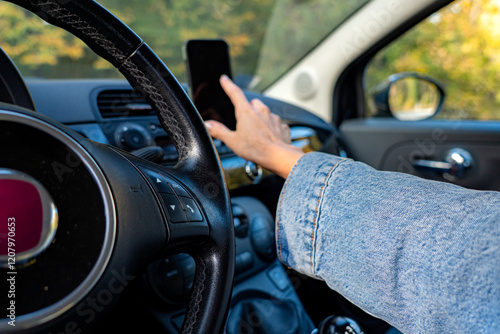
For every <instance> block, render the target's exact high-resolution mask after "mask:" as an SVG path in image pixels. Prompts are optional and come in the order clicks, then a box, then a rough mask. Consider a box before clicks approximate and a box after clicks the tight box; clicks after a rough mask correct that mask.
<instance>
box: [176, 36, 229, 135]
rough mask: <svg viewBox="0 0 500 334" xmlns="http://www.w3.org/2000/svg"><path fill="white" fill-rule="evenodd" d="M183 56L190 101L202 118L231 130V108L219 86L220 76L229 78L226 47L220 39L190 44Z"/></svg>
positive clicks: (189, 42)
mask: <svg viewBox="0 0 500 334" xmlns="http://www.w3.org/2000/svg"><path fill="white" fill-rule="evenodd" d="M184 55H185V58H186V68H187V76H188V82H189V91H190V95H191V99H192V100H193V102H194V105H195V106H196V109H198V111H199V112H200V114H201V117H202V118H203V119H204V120H216V121H219V122H221V123H223V124H224V125H226V126H227V127H228V128H229V129H231V130H234V129H235V128H236V118H235V116H234V106H233V104H232V103H231V100H230V99H229V97H228V96H227V95H226V93H225V92H224V90H223V89H222V87H221V85H220V83H219V79H220V77H221V75H223V74H225V75H227V76H228V77H230V78H231V64H230V59H229V46H228V45H227V43H226V42H225V41H223V40H221V39H215V40H189V41H187V42H186V44H185V45H184Z"/></svg>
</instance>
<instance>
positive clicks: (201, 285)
mask: <svg viewBox="0 0 500 334" xmlns="http://www.w3.org/2000/svg"><path fill="white" fill-rule="evenodd" d="M9 1H10V2H12V3H14V4H17V5H20V6H22V7H24V8H26V9H28V10H29V11H31V12H33V13H35V14H36V15H38V16H40V17H41V18H42V19H44V20H45V21H47V22H49V23H51V24H53V25H56V26H59V27H61V28H63V29H65V30H67V31H69V32H71V33H73V34H74V35H75V36H77V37H79V38H80V39H82V40H83V41H84V42H85V43H86V44H87V45H88V46H89V47H90V48H91V49H92V50H93V51H94V52H96V53H97V54H98V55H99V56H101V57H103V58H104V59H106V60H108V61H110V62H111V63H112V64H113V65H114V66H115V67H116V68H118V69H119V70H120V71H121V72H122V74H124V76H125V77H126V78H127V79H128V80H129V82H130V83H131V85H132V86H133V87H134V88H135V89H136V90H139V91H141V92H142V93H143V95H144V96H145V98H146V100H147V101H148V102H149V103H150V104H151V105H152V107H153V110H155V112H156V113H157V115H158V117H159V120H160V123H161V124H162V126H163V127H164V129H165V130H166V132H167V133H168V134H169V135H170V137H171V139H172V141H173V142H174V144H175V146H176V148H177V151H178V153H179V160H178V163H177V165H176V166H175V167H174V168H173V169H174V170H176V171H177V172H179V173H182V174H184V175H186V177H187V183H186V186H188V187H190V189H192V191H193V192H194V193H195V196H196V197H197V198H198V200H199V201H200V202H201V203H202V206H203V208H204V211H205V214H206V216H207V218H208V219H207V220H208V221H209V226H210V236H209V238H208V241H207V242H205V243H204V244H203V245H202V246H201V247H199V248H198V249H196V250H194V251H193V253H192V255H193V257H194V258H195V260H196V264H197V271H196V276H195V282H194V285H193V293H192V297H191V302H190V304H189V307H188V311H187V314H186V318H185V321H184V324H183V327H182V332H184V333H196V332H201V331H203V332H211V333H212V332H213V333H216V332H221V331H222V330H223V327H224V323H225V318H226V316H227V312H228V306H229V301H230V296H231V290H232V280H233V275H234V252H235V243H234V231H233V226H232V216H231V207H230V200H229V195H228V191H227V187H225V184H224V178H223V174H222V168H221V166H220V162H219V161H218V158H217V156H216V152H215V148H214V146H213V144H212V142H211V139H210V137H209V135H208V133H207V132H206V129H205V127H204V124H203V121H202V119H201V117H200V115H199V113H198V112H197V111H196V109H195V107H194V106H193V104H192V103H191V101H190V99H189V98H188V97H187V95H186V93H185V91H184V90H183V88H182V87H181V86H180V84H179V83H178V82H177V80H176V79H175V77H174V76H173V75H172V74H171V73H170V71H169V70H168V68H167V67H166V66H165V65H164V64H163V62H162V61H161V60H160V59H159V58H158V57H156V55H155V54H154V53H153V51H152V50H151V49H150V48H149V47H148V46H147V45H146V44H145V43H144V42H143V41H142V40H141V39H140V38H139V37H138V36H137V35H136V34H135V33H134V32H132V31H131V30H130V29H129V28H128V27H127V26H126V25H125V24H123V23H122V22H121V21H120V20H119V19H117V18H116V17H115V16H113V15H112V14H111V13H109V12H108V11H107V10H106V9H104V8H103V7H102V6H100V5H99V4H98V3H96V2H95V1H92V0H80V1H77V0H64V1H57V0H43V1H33V0H9ZM207 171H209V173H206V172H207ZM208 182H211V183H213V184H217V185H219V188H217V189H216V191H214V190H213V189H212V190H211V191H210V192H207V191H206V189H205V191H202V189H203V187H202V185H203V184H206V183H208ZM191 187H192V188H191Z"/></svg>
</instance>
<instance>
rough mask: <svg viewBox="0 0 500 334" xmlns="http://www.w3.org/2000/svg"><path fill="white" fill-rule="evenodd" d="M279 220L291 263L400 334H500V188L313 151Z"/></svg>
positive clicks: (301, 164) (285, 194)
mask: <svg viewBox="0 0 500 334" xmlns="http://www.w3.org/2000/svg"><path fill="white" fill-rule="evenodd" d="M276 220H277V224H276V245H277V249H278V256H279V258H280V259H281V261H282V262H283V263H284V264H286V265H288V266H290V267H292V268H294V269H296V270H297V271H299V272H302V273H304V274H306V275H309V276H311V277H315V278H318V279H321V280H324V281H325V282H326V283H327V284H328V285H329V286H330V287H331V288H332V289H334V290H335V291H337V292H339V293H341V294H342V295H343V296H345V297H346V298H347V299H349V300H350V301H351V302H353V303H354V304H356V305H358V306H359V307H361V308H362V309H364V310H365V311H367V312H368V313H370V314H373V315H374V316H376V317H379V318H382V319H384V320H385V321H387V322H388V323H390V324H391V325H393V326H395V327H396V328H398V329H399V330H401V331H402V332H403V333H500V193H498V192H486V191H483V192H481V191H473V190H468V189H464V188H461V187H457V186H455V185H451V184H446V183H441V182H434V181H428V180H423V179H420V178H417V177H414V176H411V175H406V174H400V173H392V172H380V171H376V170H374V169H373V168H371V167H369V166H367V165H365V164H363V163H359V162H354V161H352V160H349V159H341V158H339V157H335V156H331V155H326V154H322V153H309V154H306V155H305V156H303V157H302V158H301V159H300V160H299V161H298V162H297V164H296V165H295V166H294V168H293V170H292V172H291V173H290V176H289V177H288V179H287V181H286V183H285V185H284V187H283V190H282V193H281V197H280V202H279V206H278V210H277V217H276Z"/></svg>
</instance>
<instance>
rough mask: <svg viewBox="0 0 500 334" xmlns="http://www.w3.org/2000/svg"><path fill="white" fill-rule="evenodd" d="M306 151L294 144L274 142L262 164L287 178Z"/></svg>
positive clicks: (268, 148) (267, 150)
mask: <svg viewBox="0 0 500 334" xmlns="http://www.w3.org/2000/svg"><path fill="white" fill-rule="evenodd" d="M304 154H305V153H304V152H302V150H301V149H299V148H298V147H295V146H293V145H289V144H285V143H274V144H271V145H269V146H268V147H267V149H266V152H265V155H264V159H262V163H260V165H261V166H262V167H264V168H266V169H268V170H270V171H271V172H273V173H275V174H277V175H279V176H281V177H282V178H284V179H286V178H287V177H288V174H290V171H291V170H292V168H293V166H294V165H295V163H296V162H297V160H298V159H299V158H300V157H301V156H303V155H304Z"/></svg>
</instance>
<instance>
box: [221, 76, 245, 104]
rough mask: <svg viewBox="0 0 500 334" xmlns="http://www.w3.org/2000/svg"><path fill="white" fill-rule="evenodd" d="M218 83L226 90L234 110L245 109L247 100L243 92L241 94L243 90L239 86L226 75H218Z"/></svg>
mask: <svg viewBox="0 0 500 334" xmlns="http://www.w3.org/2000/svg"><path fill="white" fill-rule="evenodd" d="M220 85H221V86H222V89H224V91H225V92H226V94H227V96H228V97H229V99H230V100H231V102H232V103H233V105H234V108H235V109H236V110H245V109H246V108H247V107H248V106H249V103H248V100H247V98H246V96H245V94H243V91H242V90H241V89H240V87H238V86H236V85H235V84H234V82H232V81H231V79H229V77H228V76H227V75H223V76H221V77H220Z"/></svg>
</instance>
